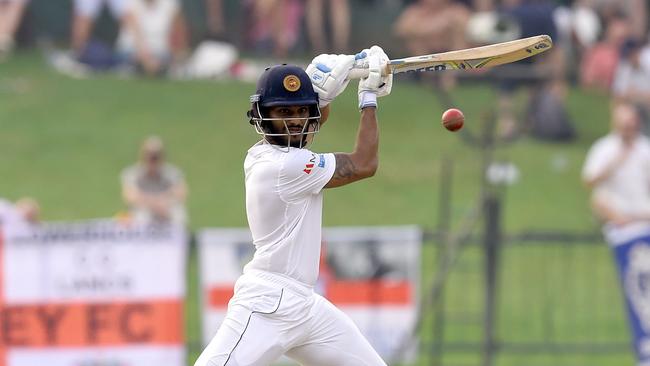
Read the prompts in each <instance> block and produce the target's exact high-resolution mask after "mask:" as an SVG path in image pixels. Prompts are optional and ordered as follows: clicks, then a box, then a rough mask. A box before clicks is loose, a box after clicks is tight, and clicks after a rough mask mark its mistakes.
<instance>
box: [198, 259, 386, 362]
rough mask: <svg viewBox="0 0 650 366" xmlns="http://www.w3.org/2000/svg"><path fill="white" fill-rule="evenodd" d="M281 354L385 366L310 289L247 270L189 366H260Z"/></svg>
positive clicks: (354, 330) (349, 323) (300, 358)
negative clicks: (223, 315) (212, 333)
mask: <svg viewBox="0 0 650 366" xmlns="http://www.w3.org/2000/svg"><path fill="white" fill-rule="evenodd" d="M282 355H286V356H288V357H290V358H292V359H294V360H296V361H298V362H299V363H300V364H302V365H306V366H366V365H367V366H380V365H381V366H385V365H386V363H385V362H384V361H383V360H382V359H381V357H379V355H378V354H377V352H376V351H375V350H374V349H373V348H372V347H371V346H370V343H368V341H367V340H366V339H365V338H364V337H363V335H362V334H361V332H360V331H359V328H357V326H356V325H355V324H354V323H353V322H352V320H351V319H350V318H349V317H348V316H347V315H345V314H344V313H343V312H342V311H341V310H339V309H337V308H336V307H335V306H334V305H332V303H330V302H329V301H327V300H326V299H325V298H323V297H322V296H320V295H318V294H316V293H315V292H314V291H313V289H312V288H311V287H308V286H306V285H304V284H302V283H300V282H297V281H295V280H293V279H291V278H289V277H286V276H283V275H279V274H272V273H268V272H263V271H257V270H255V271H248V272H247V273H246V274H244V275H243V276H241V277H240V278H239V280H237V283H236V284H235V295H234V296H233V298H232V299H231V300H230V303H229V304H228V313H227V315H226V318H225V319H224V321H223V323H222V324H221V327H219V330H218V331H217V334H216V335H215V336H214V338H212V341H210V343H209V344H208V346H207V347H206V348H205V350H204V351H203V353H202V354H201V356H199V358H198V360H197V361H196V363H195V364H194V366H265V365H270V364H271V363H273V361H275V360H277V359H278V358H280V356H282Z"/></svg>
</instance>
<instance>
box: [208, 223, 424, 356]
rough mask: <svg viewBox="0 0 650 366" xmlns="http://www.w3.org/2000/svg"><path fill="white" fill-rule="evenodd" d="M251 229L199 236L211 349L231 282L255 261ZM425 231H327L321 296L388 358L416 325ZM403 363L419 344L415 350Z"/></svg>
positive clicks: (405, 228) (211, 231) (215, 231)
mask: <svg viewBox="0 0 650 366" xmlns="http://www.w3.org/2000/svg"><path fill="white" fill-rule="evenodd" d="M251 241H252V239H251V235H250V232H249V231H248V229H206V230H203V231H201V232H200V234H199V236H198V245H199V258H200V281H201V294H202V308H203V310H202V311H203V341H204V343H207V342H208V341H209V340H210V339H211V338H212V337H213V336H214V333H215V332H216V330H217V329H218V327H219V325H220V324H221V322H222V320H223V318H224V317H225V314H226V310H227V305H228V300H229V299H230V297H231V296H232V294H233V287H234V283H235V281H236V280H237V278H238V277H239V276H240V275H241V273H242V269H243V266H244V265H245V264H246V263H247V262H248V261H249V260H250V259H251V258H252V255H253V252H254V247H253V244H252V243H251ZM421 246H422V233H421V230H420V229H419V228H418V227H415V226H399V227H337V228H326V229H324V230H323V247H322V259H321V265H320V276H319V280H318V283H317V286H316V291H317V292H319V293H320V294H322V295H324V296H325V297H326V298H328V299H329V300H330V301H331V302H332V303H334V304H335V305H336V306H337V307H338V308H340V309H341V310H343V311H344V312H345V313H346V314H348V315H349V316H350V317H351V318H352V320H353V321H354V322H355V323H356V324H357V326H358V327H359V328H360V329H361V332H362V333H363V334H364V335H365V336H366V337H367V338H368V340H369V341H370V343H371V344H372V345H373V347H374V348H375V349H376V350H377V351H378V352H379V354H380V355H381V356H382V357H383V358H384V359H386V360H394V358H395V355H396V351H397V350H401V349H402V347H404V345H403V343H404V341H405V339H407V337H408V335H410V333H411V331H412V330H413V328H414V326H415V321H416V317H417V310H418V304H419V297H420V294H419V288H420V253H421ZM410 346H411V347H410V349H408V351H409V352H406V355H405V360H408V359H410V358H411V357H412V356H413V352H414V351H415V345H410Z"/></svg>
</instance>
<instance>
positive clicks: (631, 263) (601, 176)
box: [582, 104, 650, 366]
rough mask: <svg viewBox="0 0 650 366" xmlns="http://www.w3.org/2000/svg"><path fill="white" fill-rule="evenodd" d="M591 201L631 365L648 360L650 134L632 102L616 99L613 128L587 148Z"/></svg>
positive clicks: (586, 177)
mask: <svg viewBox="0 0 650 366" xmlns="http://www.w3.org/2000/svg"><path fill="white" fill-rule="evenodd" d="M582 176H583V180H584V182H585V183H586V184H587V185H588V186H589V187H591V188H592V189H593V191H592V206H593V209H594V212H595V213H596V215H597V216H598V217H599V218H600V219H601V220H602V221H603V222H604V223H605V224H604V226H603V233H604V234H605V238H606V240H607V242H608V244H609V246H610V248H611V250H612V254H613V257H614V261H615V263H616V267H617V270H618V274H619V280H620V282H621V287H622V291H621V292H622V293H623V295H624V298H625V301H626V304H627V306H626V307H625V308H626V310H627V319H628V325H629V329H630V332H631V341H632V345H633V348H634V351H635V355H636V361H637V362H636V365H639V366H641V365H649V364H650V350H649V349H648V346H647V345H648V344H650V343H649V342H650V327H649V325H650V313H648V311H647V309H648V301H647V292H648V291H647V287H648V286H647V282H648V275H649V274H650V272H649V268H650V267H649V266H648V264H649V263H650V262H649V258H650V139H648V138H647V137H646V136H644V135H642V134H641V133H640V117H639V113H638V110H637V109H636V108H635V107H634V106H633V105H632V104H618V105H616V106H615V107H614V110H613V113H612V132H611V133H610V134H609V135H607V136H605V137H603V138H601V139H599V140H598V141H596V143H594V145H593V146H592V148H591V149H590V150H589V153H588V155H587V160H586V162H585V165H584V169H583V172H582Z"/></svg>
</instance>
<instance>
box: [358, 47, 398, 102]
mask: <svg viewBox="0 0 650 366" xmlns="http://www.w3.org/2000/svg"><path fill="white" fill-rule="evenodd" d="M356 57H357V59H362V61H363V62H365V60H363V59H364V58H367V62H368V77H366V78H363V79H361V80H360V81H359V109H363V108H366V107H377V97H383V96H386V95H388V94H390V92H391V89H392V88H393V75H392V74H389V75H386V76H382V75H381V72H382V69H383V68H384V67H385V65H386V64H387V63H388V61H389V59H388V55H386V53H385V52H384V50H382V49H381V47H379V46H372V47H370V49H365V50H363V51H361V53H359V54H358V55H357V56H356Z"/></svg>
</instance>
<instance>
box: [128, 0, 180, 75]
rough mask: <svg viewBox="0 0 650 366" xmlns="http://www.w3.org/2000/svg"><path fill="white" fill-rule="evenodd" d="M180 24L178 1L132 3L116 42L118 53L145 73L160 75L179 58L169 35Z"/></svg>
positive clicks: (164, 0) (137, 1)
mask: <svg viewBox="0 0 650 366" xmlns="http://www.w3.org/2000/svg"><path fill="white" fill-rule="evenodd" d="M182 22H183V18H182V12H181V7H180V4H179V2H178V0H131V1H130V2H129V3H128V5H127V6H126V9H125V14H124V22H123V26H122V28H121V29H120V34H119V37H118V39H117V49H118V52H120V54H121V55H122V56H123V57H124V58H126V59H127V61H129V62H131V63H133V64H134V65H135V66H137V67H139V68H140V69H141V70H142V71H144V73H145V74H147V75H156V74H160V73H162V72H164V71H165V70H166V69H167V68H168V67H169V66H170V64H171V63H172V61H174V58H176V57H178V52H176V51H177V50H175V49H173V47H172V33H173V32H174V29H175V28H177V29H178V28H179V27H181V26H182V25H181V24H182ZM175 53H176V54H175Z"/></svg>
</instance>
